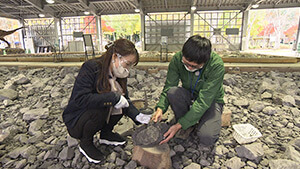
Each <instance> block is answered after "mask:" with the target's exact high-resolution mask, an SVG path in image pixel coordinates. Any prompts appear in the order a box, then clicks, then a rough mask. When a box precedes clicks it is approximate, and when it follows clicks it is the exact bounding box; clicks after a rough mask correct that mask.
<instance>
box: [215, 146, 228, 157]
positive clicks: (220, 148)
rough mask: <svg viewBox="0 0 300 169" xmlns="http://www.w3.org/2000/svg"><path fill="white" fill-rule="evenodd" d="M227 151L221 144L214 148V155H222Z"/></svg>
mask: <svg viewBox="0 0 300 169" xmlns="http://www.w3.org/2000/svg"><path fill="white" fill-rule="evenodd" d="M228 152H229V150H228V149H227V148H226V147H225V146H223V145H219V146H217V148H216V155H218V156H224V155H226V154H227V153H228Z"/></svg>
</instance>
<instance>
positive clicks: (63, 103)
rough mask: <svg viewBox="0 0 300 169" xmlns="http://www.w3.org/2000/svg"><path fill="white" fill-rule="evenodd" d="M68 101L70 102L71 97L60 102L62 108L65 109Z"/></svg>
mask: <svg viewBox="0 0 300 169" xmlns="http://www.w3.org/2000/svg"><path fill="white" fill-rule="evenodd" d="M68 103H69V98H63V100H62V101H61V103H60V108H61V109H65V108H66V107H67V105H68Z"/></svg>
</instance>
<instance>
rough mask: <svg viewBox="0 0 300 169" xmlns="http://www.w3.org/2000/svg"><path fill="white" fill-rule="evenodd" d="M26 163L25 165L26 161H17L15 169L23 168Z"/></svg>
mask: <svg viewBox="0 0 300 169" xmlns="http://www.w3.org/2000/svg"><path fill="white" fill-rule="evenodd" d="M26 163H27V161H26V159H23V160H21V161H18V162H17V163H16V169H20V168H23V167H25V165H26Z"/></svg>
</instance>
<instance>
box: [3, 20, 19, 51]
mask: <svg viewBox="0 0 300 169" xmlns="http://www.w3.org/2000/svg"><path fill="white" fill-rule="evenodd" d="M19 27H21V24H20V22H19V21H18V20H16V19H8V18H3V17H0V29H1V30H4V31H10V30H14V29H16V28H19ZM21 34H22V33H21V31H16V32H14V33H13V34H10V35H7V36H5V37H4V39H5V40H6V41H8V42H9V43H10V45H11V48H22V45H21V44H22V40H21V39H22V38H21V37H22V35H21ZM5 47H7V44H6V43H5V42H3V41H1V40H0V48H5Z"/></svg>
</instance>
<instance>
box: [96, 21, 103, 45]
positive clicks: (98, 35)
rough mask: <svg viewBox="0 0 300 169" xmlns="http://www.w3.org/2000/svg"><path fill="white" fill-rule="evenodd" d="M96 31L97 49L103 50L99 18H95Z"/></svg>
mask: <svg viewBox="0 0 300 169" xmlns="http://www.w3.org/2000/svg"><path fill="white" fill-rule="evenodd" d="M96 29H97V40H96V42H97V44H96V45H97V48H98V49H99V51H102V50H103V43H102V24H101V16H96Z"/></svg>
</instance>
